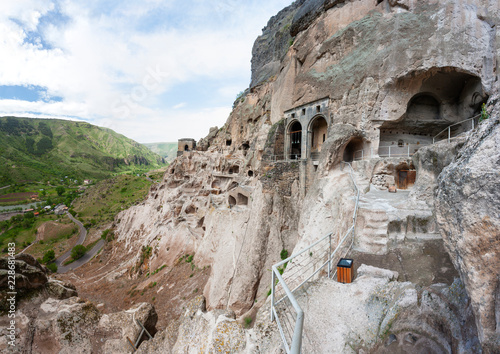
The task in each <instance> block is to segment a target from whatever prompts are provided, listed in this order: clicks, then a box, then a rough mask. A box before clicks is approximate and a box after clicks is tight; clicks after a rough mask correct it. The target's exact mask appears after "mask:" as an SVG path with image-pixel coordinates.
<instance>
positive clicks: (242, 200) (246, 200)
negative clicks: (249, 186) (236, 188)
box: [237, 193, 248, 205]
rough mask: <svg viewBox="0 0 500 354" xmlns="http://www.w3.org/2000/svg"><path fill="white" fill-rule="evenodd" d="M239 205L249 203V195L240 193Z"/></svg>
mask: <svg viewBox="0 0 500 354" xmlns="http://www.w3.org/2000/svg"><path fill="white" fill-rule="evenodd" d="M237 204H238V205H248V197H247V196H245V195H243V194H241V193H238V203H237Z"/></svg>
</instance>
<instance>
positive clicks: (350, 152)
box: [342, 138, 363, 162]
mask: <svg viewBox="0 0 500 354" xmlns="http://www.w3.org/2000/svg"><path fill="white" fill-rule="evenodd" d="M360 151H363V139H361V138H352V139H351V140H350V141H349V142H348V143H347V144H346V146H345V148H344V152H343V154H342V157H343V160H344V161H345V162H352V161H354V160H356V154H357V153H359V152H360ZM359 157H361V154H359ZM358 159H359V158H358Z"/></svg>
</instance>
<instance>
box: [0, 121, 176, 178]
mask: <svg viewBox="0 0 500 354" xmlns="http://www.w3.org/2000/svg"><path fill="white" fill-rule="evenodd" d="M165 164H166V163H165V161H164V159H163V158H162V157H161V156H159V155H157V154H155V153H153V152H152V151H150V150H149V149H148V148H146V147H145V146H143V145H141V144H139V143H137V142H135V141H133V140H131V139H128V138H126V137H125V136H123V135H120V134H118V133H116V132H114V131H112V130H110V129H107V128H101V127H97V126H94V125H91V124H89V123H84V122H74V121H66V120H60V119H31V118H14V117H3V118H0V166H2V168H1V169H0V187H2V186H5V185H9V184H14V183H16V184H19V183H23V182H25V181H28V182H43V183H44V184H46V183H47V182H48V181H50V182H51V183H52V184H54V185H56V184H59V183H61V181H63V180H64V179H66V178H68V179H70V180H77V181H79V182H80V183H81V182H82V181H83V180H84V179H94V180H100V179H105V178H109V177H111V176H113V175H116V174H121V173H130V172H131V173H134V174H136V173H144V172H147V171H149V170H152V169H156V168H159V167H161V166H164V165H165Z"/></svg>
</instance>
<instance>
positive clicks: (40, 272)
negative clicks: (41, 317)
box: [0, 254, 48, 312]
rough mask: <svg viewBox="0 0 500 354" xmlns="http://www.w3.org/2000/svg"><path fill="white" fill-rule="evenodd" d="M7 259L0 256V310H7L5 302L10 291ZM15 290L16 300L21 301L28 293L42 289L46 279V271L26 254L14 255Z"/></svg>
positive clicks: (7, 306)
mask: <svg viewBox="0 0 500 354" xmlns="http://www.w3.org/2000/svg"><path fill="white" fill-rule="evenodd" d="M8 262H9V260H8V258H7V257H2V258H0V312H4V311H8V310H9V303H8V302H7V300H8V298H9V296H8V292H9V291H11V290H10V289H9V288H8V286H9V282H8V280H9V264H8ZM14 266H15V286H16V289H15V291H16V292H17V295H16V299H17V300H16V301H17V302H20V301H22V300H23V299H24V298H25V297H26V296H27V295H28V294H31V293H36V292H37V291H38V290H41V289H43V287H44V286H45V285H46V283H47V281H48V277H47V271H46V270H45V269H44V268H43V266H42V265H40V263H38V261H37V260H36V259H35V258H34V257H32V256H30V255H28V254H19V255H16V257H15V264H14Z"/></svg>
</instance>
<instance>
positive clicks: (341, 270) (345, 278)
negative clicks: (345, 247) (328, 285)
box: [337, 258, 354, 283]
mask: <svg viewBox="0 0 500 354" xmlns="http://www.w3.org/2000/svg"><path fill="white" fill-rule="evenodd" d="M353 262H354V261H353V260H352V259H349V258H340V261H339V263H338V264H337V281H338V282H339V283H352V263H353Z"/></svg>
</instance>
